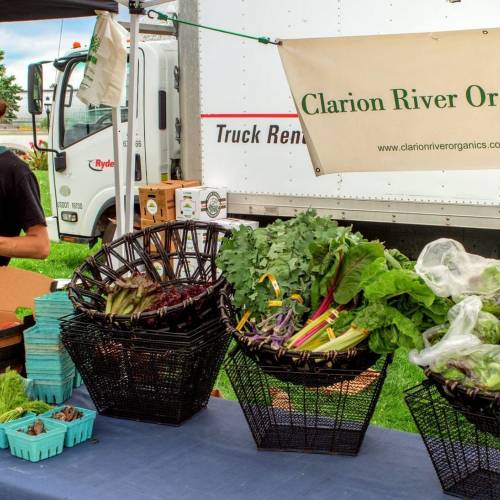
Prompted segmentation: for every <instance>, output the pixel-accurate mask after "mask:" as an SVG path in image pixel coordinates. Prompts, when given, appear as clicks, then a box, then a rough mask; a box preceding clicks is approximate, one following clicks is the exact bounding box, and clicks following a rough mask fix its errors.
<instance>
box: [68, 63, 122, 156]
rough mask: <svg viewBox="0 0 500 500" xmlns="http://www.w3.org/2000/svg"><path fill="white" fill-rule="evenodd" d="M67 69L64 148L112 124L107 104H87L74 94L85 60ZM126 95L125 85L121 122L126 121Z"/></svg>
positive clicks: (81, 75)
mask: <svg viewBox="0 0 500 500" xmlns="http://www.w3.org/2000/svg"><path fill="white" fill-rule="evenodd" d="M67 71H68V73H67V74H66V76H65V86H64V106H62V110H63V112H62V120H61V143H62V146H63V147H64V148H66V147H68V146H71V145H72V144H75V143H76V142H79V141H81V140H82V139H85V138H86V137H88V136H90V135H92V134H95V133H97V132H99V131H101V130H103V129H105V128H107V127H110V126H111V125H112V118H111V108H110V107H109V106H106V105H101V106H91V105H90V106H87V105H86V104H83V102H81V101H80V99H78V97H77V95H76V94H77V92H78V89H79V87H80V83H81V82H82V79H83V73H84V71H85V61H82V60H80V61H76V62H74V63H73V64H72V65H71V66H69V67H68V70H67ZM126 95H127V89H126V87H125V88H124V91H123V93H122V96H123V104H122V108H121V115H122V122H126V121H127V102H126Z"/></svg>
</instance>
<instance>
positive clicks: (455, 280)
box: [415, 238, 500, 297]
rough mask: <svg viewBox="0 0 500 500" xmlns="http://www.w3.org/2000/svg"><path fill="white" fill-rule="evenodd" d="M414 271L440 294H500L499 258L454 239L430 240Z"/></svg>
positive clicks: (444, 295) (441, 295) (454, 295)
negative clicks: (474, 251) (470, 249)
mask: <svg viewBox="0 0 500 500" xmlns="http://www.w3.org/2000/svg"><path fill="white" fill-rule="evenodd" d="M415 271H416V273H417V274H418V275H419V276H420V277H421V278H422V279H423V280H424V281H425V283H426V284H427V286H428V287H429V288H431V289H432V291H433V292H434V293H435V294H436V295H438V296H440V297H457V296H461V295H464V294H474V295H480V296H495V295H499V294H500V260H495V259H486V258H484V257H481V256H480V255H474V254H470V253H467V252H466V251H465V248H464V247H463V245H462V244H461V243H459V242H458V241H455V240H450V239H447V238H440V239H438V240H436V241H432V242H431V243H429V244H427V245H426V246H425V247H424V249H423V250H422V252H421V254H420V256H419V257H418V260H417V264H416V265H415Z"/></svg>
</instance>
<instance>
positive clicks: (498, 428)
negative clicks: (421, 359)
mask: <svg viewBox="0 0 500 500" xmlns="http://www.w3.org/2000/svg"><path fill="white" fill-rule="evenodd" d="M425 374H426V375H427V377H428V378H429V380H430V381H431V382H432V383H433V384H434V385H435V386H436V387H437V389H438V391H439V392H440V394H441V395H442V396H443V397H444V398H445V399H446V400H447V401H448V402H449V403H450V404H451V405H452V406H453V407H454V408H456V409H457V410H458V411H460V412H462V413H463V414H464V416H465V417H466V418H467V420H469V422H471V423H473V424H475V425H476V426H477V428H478V429H479V430H481V431H483V432H489V433H490V434H493V435H494V436H496V437H500V392H485V391H480V390H479V389H473V388H470V387H465V386H463V385H461V384H459V383H458V382H456V381H453V380H446V379H445V378H444V377H443V376H442V375H440V374H438V373H434V372H432V371H431V370H430V369H428V368H427V369H426V370H425ZM483 417H486V418H483Z"/></svg>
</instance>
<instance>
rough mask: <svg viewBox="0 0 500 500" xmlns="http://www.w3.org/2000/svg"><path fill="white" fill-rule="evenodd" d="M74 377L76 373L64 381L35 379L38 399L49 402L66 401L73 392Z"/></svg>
mask: <svg viewBox="0 0 500 500" xmlns="http://www.w3.org/2000/svg"><path fill="white" fill-rule="evenodd" d="M73 377H74V374H71V376H70V377H68V378H66V379H64V380H62V381H53V380H35V381H34V392H35V396H36V399H40V400H42V401H45V402H46V403H49V404H61V403H64V402H65V401H67V400H68V399H69V398H70V397H71V394H72V393H73Z"/></svg>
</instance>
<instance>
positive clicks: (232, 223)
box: [216, 217, 259, 231]
mask: <svg viewBox="0 0 500 500" xmlns="http://www.w3.org/2000/svg"><path fill="white" fill-rule="evenodd" d="M216 223H217V224H219V225H220V226H222V227H223V228H224V229H229V230H231V231H232V230H233V229H239V228H240V226H248V227H251V228H252V229H257V228H258V227H259V221H258V220H246V219H235V218H233V217H228V218H227V219H219V220H218V221H217V222H216Z"/></svg>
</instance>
